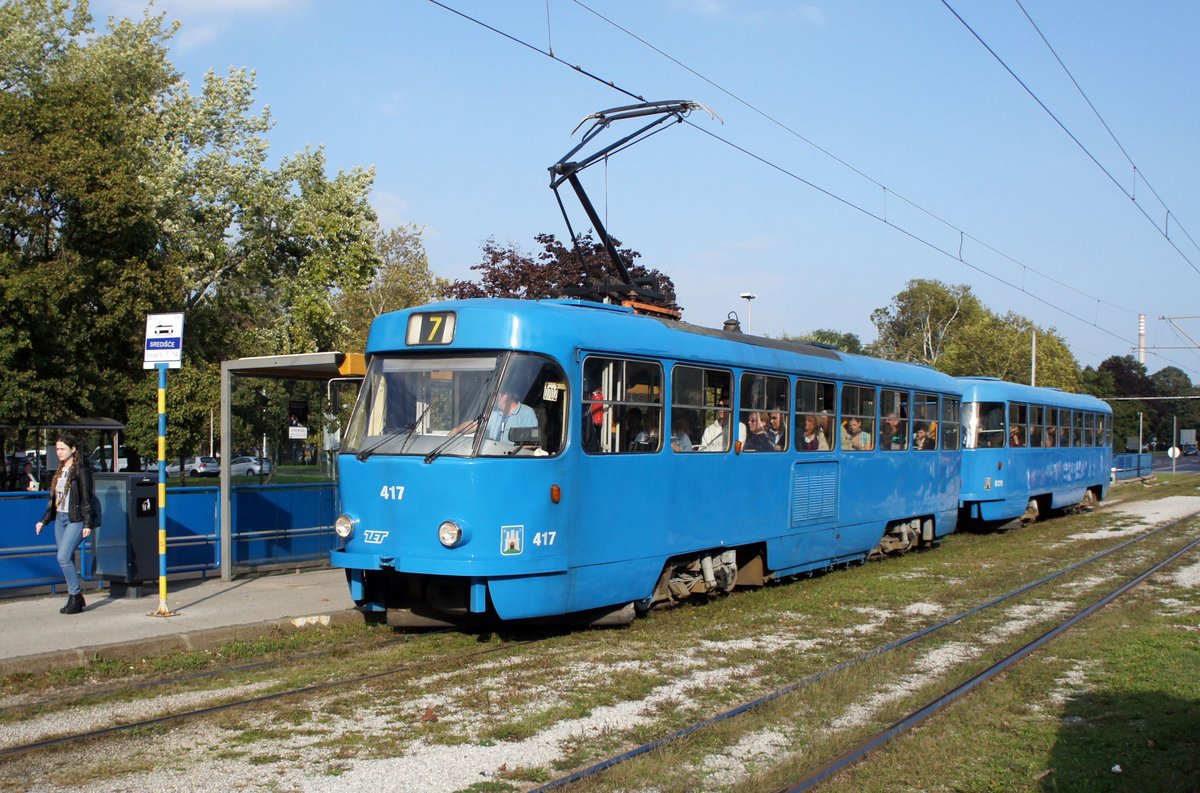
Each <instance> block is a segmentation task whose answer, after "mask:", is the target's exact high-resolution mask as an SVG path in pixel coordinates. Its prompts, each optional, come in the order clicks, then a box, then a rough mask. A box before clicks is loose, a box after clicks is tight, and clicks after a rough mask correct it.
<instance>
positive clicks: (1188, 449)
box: [1183, 443, 1196, 457]
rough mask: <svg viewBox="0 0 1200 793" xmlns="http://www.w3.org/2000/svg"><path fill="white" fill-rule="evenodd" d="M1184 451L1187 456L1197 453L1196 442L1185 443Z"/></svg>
mask: <svg viewBox="0 0 1200 793" xmlns="http://www.w3.org/2000/svg"><path fill="white" fill-rule="evenodd" d="M1183 453H1184V455H1185V456H1187V457H1191V456H1192V455H1193V454H1195V453H1196V444H1194V443H1185V444H1183Z"/></svg>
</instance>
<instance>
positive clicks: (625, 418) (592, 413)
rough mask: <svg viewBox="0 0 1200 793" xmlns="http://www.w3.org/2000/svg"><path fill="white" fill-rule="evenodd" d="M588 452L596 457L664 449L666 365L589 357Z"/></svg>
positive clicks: (585, 394)
mask: <svg viewBox="0 0 1200 793" xmlns="http://www.w3.org/2000/svg"><path fill="white" fill-rule="evenodd" d="M583 383H584V391H583V448H584V451H586V452H589V453H591V454H625V453H631V452H657V451H658V450H659V449H661V448H662V425H663V389H662V366H661V365H659V364H658V363H657V362H653V361H637V360H627V359H624V358H602V357H599V356H589V357H588V358H587V360H585V361H584V362H583Z"/></svg>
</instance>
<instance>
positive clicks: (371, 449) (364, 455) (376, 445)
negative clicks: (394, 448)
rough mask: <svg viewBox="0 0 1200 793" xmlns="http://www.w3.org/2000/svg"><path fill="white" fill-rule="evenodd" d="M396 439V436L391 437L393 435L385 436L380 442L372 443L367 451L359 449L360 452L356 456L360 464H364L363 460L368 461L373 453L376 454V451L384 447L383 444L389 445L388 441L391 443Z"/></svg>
mask: <svg viewBox="0 0 1200 793" xmlns="http://www.w3.org/2000/svg"><path fill="white" fill-rule="evenodd" d="M394 438H395V436H394V435H391V434H384V435H381V436H380V437H379V440H377V441H375V442H374V443H372V444H371V445H370V446H368V447H366V448H365V449H359V450H358V451H357V452H356V453H355V454H354V456H355V457H357V458H358V460H359V462H362V461H363V460H365V459H367V458H368V457H370V456H371V454H372V453H373V452H374V451H375V450H376V449H378V448H379V447H380V446H382V445H383V444H385V443H387V442H388V441H390V440H393V439H394Z"/></svg>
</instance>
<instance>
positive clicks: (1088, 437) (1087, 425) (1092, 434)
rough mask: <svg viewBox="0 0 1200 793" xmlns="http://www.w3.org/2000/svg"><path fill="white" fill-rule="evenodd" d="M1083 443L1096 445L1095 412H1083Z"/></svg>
mask: <svg viewBox="0 0 1200 793" xmlns="http://www.w3.org/2000/svg"><path fill="white" fill-rule="evenodd" d="M1083 445H1084V446H1095V445H1096V414H1095V413H1085V414H1084V417H1083Z"/></svg>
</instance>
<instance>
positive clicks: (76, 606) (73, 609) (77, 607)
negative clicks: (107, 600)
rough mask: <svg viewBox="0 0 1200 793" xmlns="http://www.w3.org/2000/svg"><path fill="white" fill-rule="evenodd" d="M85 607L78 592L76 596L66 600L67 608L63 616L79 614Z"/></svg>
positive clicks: (81, 595) (81, 594)
mask: <svg viewBox="0 0 1200 793" xmlns="http://www.w3.org/2000/svg"><path fill="white" fill-rule="evenodd" d="M85 605H87V604H85V603H84V602H83V593H82V592H80V593H79V594H78V595H71V597H70V598H68V599H67V607H66V609H65V610H64V611H63V614H78V613H79V612H81V611H83V607H84V606H85Z"/></svg>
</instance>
